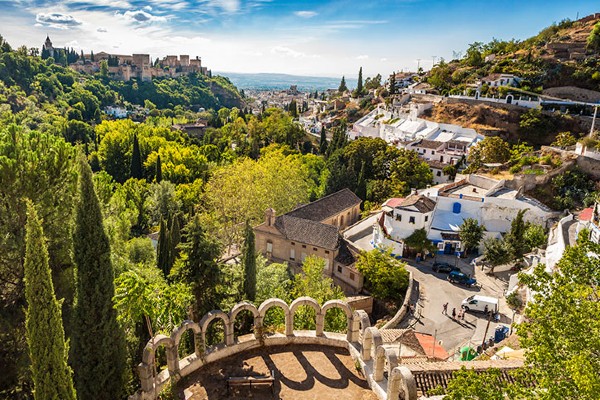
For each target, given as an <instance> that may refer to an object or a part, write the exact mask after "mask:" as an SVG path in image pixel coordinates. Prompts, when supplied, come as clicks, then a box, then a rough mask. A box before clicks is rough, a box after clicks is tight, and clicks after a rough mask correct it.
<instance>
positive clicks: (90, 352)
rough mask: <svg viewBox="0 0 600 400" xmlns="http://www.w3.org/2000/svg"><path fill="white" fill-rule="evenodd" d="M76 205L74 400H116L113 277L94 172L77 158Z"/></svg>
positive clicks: (118, 358) (121, 359)
mask: <svg viewBox="0 0 600 400" xmlns="http://www.w3.org/2000/svg"><path fill="white" fill-rule="evenodd" d="M78 164H79V182H78V189H79V199H78V201H77V206H76V209H75V231H74V233H73V252H74V259H75V264H76V265H77V270H76V282H77V286H76V288H77V291H76V302H75V309H74V316H75V317H74V321H73V328H72V329H73V335H72V343H73V348H72V352H71V360H72V365H73V370H74V371H75V387H76V389H77V397H78V398H79V399H80V400H85V399H106V400H114V399H118V398H120V397H121V396H122V395H123V394H124V386H123V385H124V370H125V365H126V364H125V348H124V346H125V343H124V335H123V332H122V331H121V328H120V326H119V324H118V323H117V319H116V311H115V310H114V308H113V302H112V298H113V296H114V291H115V288H114V282H113V280H114V273H113V267H112V262H111V257H110V245H109V241H108V237H107V235H106V233H105V231H104V226H103V222H102V213H101V211H100V205H99V202H98V197H97V196H96V193H95V191H94V184H93V182H92V171H91V169H90V167H89V165H88V164H87V161H86V160H85V158H84V157H83V155H80V156H79V159H78Z"/></svg>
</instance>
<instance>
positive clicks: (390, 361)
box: [373, 346, 398, 382]
mask: <svg viewBox="0 0 600 400" xmlns="http://www.w3.org/2000/svg"><path fill="white" fill-rule="evenodd" d="M386 361H387V373H388V379H389V377H391V376H392V371H393V369H394V368H396V367H397V366H398V356H397V355H396V352H395V351H394V350H392V349H386V348H385V347H383V346H378V347H377V349H376V350H375V365H374V367H375V368H374V369H373V379H375V382H379V381H381V380H383V374H384V372H385V365H386Z"/></svg>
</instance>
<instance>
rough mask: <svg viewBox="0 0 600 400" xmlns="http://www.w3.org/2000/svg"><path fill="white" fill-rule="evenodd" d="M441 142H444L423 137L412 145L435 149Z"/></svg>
mask: <svg viewBox="0 0 600 400" xmlns="http://www.w3.org/2000/svg"><path fill="white" fill-rule="evenodd" d="M442 144H444V143H443V142H438V141H437V140H427V139H423V140H421V142H419V143H416V144H415V145H414V146H415V147H422V148H424V149H437V148H438V147H440V146H441V145H442Z"/></svg>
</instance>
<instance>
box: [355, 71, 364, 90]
mask: <svg viewBox="0 0 600 400" xmlns="http://www.w3.org/2000/svg"><path fill="white" fill-rule="evenodd" d="M363 91H364V88H363V77H362V67H360V69H359V70H358V82H357V84H356V90H355V91H354V93H353V95H354V97H360V96H362V95H363Z"/></svg>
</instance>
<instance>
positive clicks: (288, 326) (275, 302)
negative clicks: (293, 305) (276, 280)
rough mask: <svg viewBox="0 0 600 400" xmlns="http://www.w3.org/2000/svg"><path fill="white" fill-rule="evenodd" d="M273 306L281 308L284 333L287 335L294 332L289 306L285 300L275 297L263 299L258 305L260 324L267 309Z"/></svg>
mask: <svg viewBox="0 0 600 400" xmlns="http://www.w3.org/2000/svg"><path fill="white" fill-rule="evenodd" d="M273 307H279V308H281V309H282V310H283V314H284V316H285V334H286V335H288V336H290V335H292V334H293V332H294V325H293V323H290V307H289V306H288V304H287V303H286V302H285V301H283V300H281V299H278V298H275V297H274V298H271V299H267V300H265V301H263V302H262V304H261V305H260V306H259V307H258V316H259V318H260V321H261V325H262V324H264V322H265V316H266V315H267V311H269V310H270V309H271V308H273Z"/></svg>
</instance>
